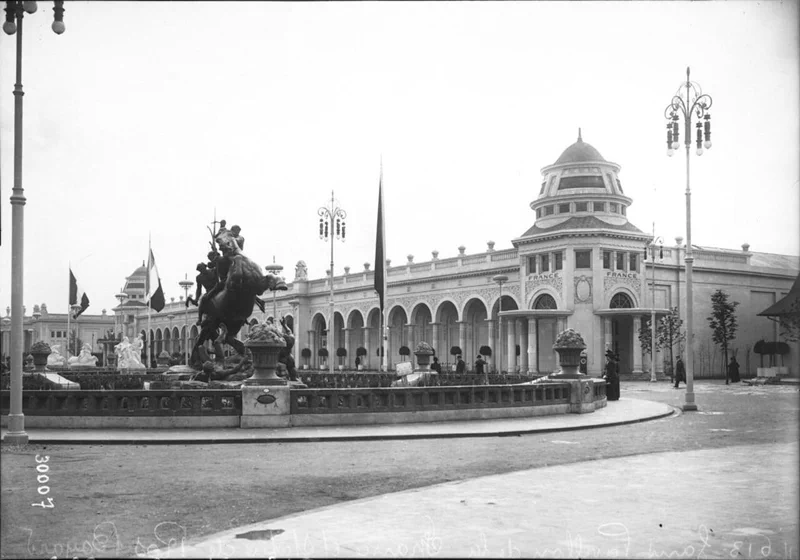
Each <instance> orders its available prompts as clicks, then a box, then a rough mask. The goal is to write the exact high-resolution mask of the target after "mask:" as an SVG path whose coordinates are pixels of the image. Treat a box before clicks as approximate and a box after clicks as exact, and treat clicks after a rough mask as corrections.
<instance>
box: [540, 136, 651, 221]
mask: <svg viewBox="0 0 800 560" xmlns="http://www.w3.org/2000/svg"><path fill="white" fill-rule="evenodd" d="M619 170H620V166H619V165H617V164H616V163H611V162H609V161H606V160H605V159H604V158H603V156H601V155H600V152H598V151H597V149H595V148H594V146H592V145H591V144H588V143H586V142H584V141H583V138H582V137H581V131H580V129H578V141H577V142H575V143H574V144H572V145H571V146H569V147H568V148H567V149H566V150H564V152H563V153H562V154H561V156H560V157H559V158H558V159H557V160H556V162H555V163H554V164H552V165H548V166H547V167H544V168H542V187H541V189H540V190H539V196H538V197H537V198H536V200H534V201H533V202H531V208H532V209H533V210H534V212H536V226H538V227H540V228H550V227H553V226H555V225H557V224H561V223H563V222H565V221H567V220H570V219H571V218H581V217H583V218H585V217H589V216H591V217H595V218H598V219H599V220H601V221H604V222H607V223H608V224H610V225H617V226H619V225H623V224H626V223H627V222H628V220H627V218H626V217H625V216H626V214H627V208H628V206H630V205H631V203H632V202H633V201H632V200H631V199H630V198H629V197H627V196H625V193H624V192H623V191H622V183H621V182H620V180H619V176H618V174H619ZM584 221H585V220H584ZM637 231H638V230H637Z"/></svg>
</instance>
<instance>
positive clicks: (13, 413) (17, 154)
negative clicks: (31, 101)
mask: <svg viewBox="0 0 800 560" xmlns="http://www.w3.org/2000/svg"><path fill="white" fill-rule="evenodd" d="M54 6H55V7H54V8H53V11H54V12H55V21H54V22H53V26H52V28H53V31H54V32H55V33H57V34H59V35H60V34H61V33H63V32H64V29H65V28H64V2H63V0H56V1H55V2H54ZM36 10H37V5H36V2H33V1H32V0H26V1H24V2H22V1H20V0H9V1H7V2H6V8H5V11H6V20H5V22H4V23H3V31H5V32H6V34H8V35H13V34H14V33H16V34H17V53H16V83H15V84H14V187H13V192H12V194H11V331H10V339H11V340H10V346H11V349H10V352H11V395H10V397H11V399H10V403H9V405H10V406H9V414H8V432H7V433H6V435H5V437H4V438H3V441H4V442H6V443H10V444H14V445H24V444H26V443H28V434H27V432H26V431H25V415H24V414H23V413H22V351H23V344H24V336H23V332H22V314H23V311H22V295H23V294H22V289H23V286H24V274H23V270H22V267H23V262H24V259H23V255H24V252H25V244H24V240H23V232H24V225H25V220H24V216H25V214H24V209H25V192H24V190H23V188H22V96H23V95H24V92H23V91H22V18H23V17H24V15H25V14H26V13H28V14H33V13H35V12H36Z"/></svg>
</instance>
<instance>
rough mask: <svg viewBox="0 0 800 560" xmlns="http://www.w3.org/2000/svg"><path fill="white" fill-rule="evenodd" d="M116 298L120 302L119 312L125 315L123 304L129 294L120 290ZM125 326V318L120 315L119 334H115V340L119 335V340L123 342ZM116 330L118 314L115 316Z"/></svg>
mask: <svg viewBox="0 0 800 560" xmlns="http://www.w3.org/2000/svg"><path fill="white" fill-rule="evenodd" d="M114 297H115V298H117V301H119V307H117V310H118V311H120V313H124V312H123V311H122V304H123V303H124V302H125V300H126V299H128V294H126V293H125V292H123V291H122V290H120V291H119V293H118V294H117V295H115V296H114ZM124 325H125V316H124V315H122V314H120V316H119V333H117V332H115V333H114V338H117V335H118V334H119V339H120V340H122V335H123V330H124V328H125V327H124ZM114 328H115V329H116V328H117V317H116V314H115V317H114ZM148 336H149V335H148Z"/></svg>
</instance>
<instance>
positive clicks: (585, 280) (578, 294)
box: [574, 275, 592, 303]
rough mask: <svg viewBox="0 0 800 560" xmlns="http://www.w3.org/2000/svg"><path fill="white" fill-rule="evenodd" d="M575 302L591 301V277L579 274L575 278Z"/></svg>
mask: <svg viewBox="0 0 800 560" xmlns="http://www.w3.org/2000/svg"><path fill="white" fill-rule="evenodd" d="M574 293H575V303H592V277H591V276H586V275H581V276H577V277H576V278H575V290H574Z"/></svg>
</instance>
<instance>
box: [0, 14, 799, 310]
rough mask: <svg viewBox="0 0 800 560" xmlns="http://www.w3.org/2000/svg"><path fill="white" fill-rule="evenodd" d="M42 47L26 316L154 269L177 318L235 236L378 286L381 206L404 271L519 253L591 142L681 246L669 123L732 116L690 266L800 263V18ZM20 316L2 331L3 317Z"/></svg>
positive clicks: (36, 45)
mask: <svg viewBox="0 0 800 560" xmlns="http://www.w3.org/2000/svg"><path fill="white" fill-rule="evenodd" d="M65 8H66V12H65V16H64V22H65V24H66V32H65V33H64V34H62V35H56V34H55V33H53V32H52V31H51V29H50V25H51V23H52V3H51V2H39V10H38V11H37V13H35V14H33V15H30V16H26V17H25V20H24V35H23V49H22V51H23V53H22V54H23V56H22V59H23V68H22V72H23V78H22V83H23V87H24V91H25V95H24V129H23V150H24V155H23V158H24V159H23V161H24V163H23V187H24V189H25V197H26V199H27V202H26V205H25V207H24V240H25V255H24V275H25V276H24V296H23V299H24V304H25V305H26V307H27V313H28V314H30V313H31V311H32V307H33V305H34V304H41V303H46V304H47V306H48V309H49V310H50V311H51V312H54V311H62V312H63V311H66V308H67V297H68V268H69V267H70V266H71V267H72V270H73V271H74V273H75V275H76V277H77V279H78V282H79V283H80V285H81V286H82V288H83V289H84V290H85V291H86V292H87V294H88V295H89V298H90V301H91V303H90V308H89V309H88V310H87V312H86V313H87V314H99V313H100V312H101V310H102V309H104V308H105V309H109V310H110V309H111V308H112V307H114V306H115V305H116V303H117V302H116V300H115V299H114V294H116V293H117V292H118V291H119V290H120V289H121V288H122V286H123V285H124V282H125V277H126V276H128V275H129V274H131V273H132V272H133V270H134V269H135V268H136V267H138V266H140V265H141V264H142V262H143V261H144V260H145V259H146V258H147V249H148V244H151V245H152V248H153V253H154V255H155V260H156V263H157V266H158V270H159V274H160V277H161V281H162V285H163V288H164V290H165V293H166V296H167V300H168V301H169V298H170V297H174V298H175V299H176V300H177V299H178V296H179V295H181V294H182V293H183V291H182V289H181V288H180V287H179V286H178V282H179V281H180V280H183V279H184V278H185V276H186V275H188V277H189V279H190V280H192V279H193V277H194V275H195V266H196V264H197V263H198V262H201V261H203V260H204V257H205V254H206V252H207V251H208V249H209V243H208V242H209V239H210V236H209V232H208V230H207V226H208V225H210V224H211V222H212V221H213V220H214V217H215V216H216V218H217V219H223V218H224V219H225V220H227V222H228V225H229V226H231V225H233V224H238V225H240V226H241V228H242V235H243V236H244V237H245V239H246V244H245V253H246V254H247V255H248V256H250V257H251V258H252V259H253V260H255V261H256V262H258V263H260V264H261V265H262V266H263V265H267V264H270V263H272V262H273V259H274V261H275V262H276V263H278V264H281V265H283V266H284V274H285V276H286V278H287V280H288V281H291V280H292V279H293V278H294V268H295V264H296V263H297V261H299V260H303V261H305V262H306V264H307V266H308V270H309V277H310V278H319V277H322V276H324V275H325V271H326V270H328V268H329V266H330V257H331V253H330V242H325V241H324V240H320V239H319V236H318V221H319V216H318V210H319V209H320V208H321V207H323V206H326V205H330V199H331V192H332V191H333V192H334V194H335V197H336V199H337V206H338V207H340V208H342V209H343V210H345V211H346V213H347V220H346V223H347V237H346V239H345V241H344V242H342V241H335V242H334V270H335V273H336V274H337V275H339V274H342V273H343V268H344V267H345V266H349V267H350V269H351V272H357V271H362V270H363V266H364V263H365V262H368V263H370V265H371V266H373V265H372V263H373V261H374V254H375V227H376V212H377V198H378V183H379V181H380V180H381V176H382V181H383V186H384V200H385V202H384V204H385V211H386V235H387V256H388V258H390V259H391V260H392V264H393V265H397V264H402V263H405V262H406V261H407V255H413V256H414V260H415V262H421V261H427V260H430V258H431V251H434V250H437V251H439V258H447V257H452V256H455V255H457V254H458V247H459V246H460V245H463V246H465V247H466V253H467V254H475V253H480V252H483V251H485V250H486V243H487V241H490V240H491V241H494V242H495V243H496V245H495V249H496V250H500V249H506V248H511V247H512V240H513V239H515V238H517V237H519V236H520V235H521V234H522V233H524V232H525V231H526V230H527V229H528V228H529V227H530V226H531V225H532V224H533V223H534V218H535V216H534V213H533V211H532V210H531V209H530V206H529V205H530V203H531V202H532V201H533V200H535V198H536V197H537V196H538V192H539V187H540V183H541V169H542V168H543V167H545V166H547V165H550V164H552V163H554V162H555V160H556V159H557V158H558V157H559V155H560V154H561V152H562V151H563V150H564V149H565V148H567V147H568V146H569V145H571V144H572V143H573V142H575V141H576V139H577V135H578V128H581V130H582V136H583V140H584V141H585V142H588V143H589V144H591V145H592V146H594V147H595V148H596V149H597V150H599V152H600V153H601V154H602V155H603V157H604V158H605V159H607V160H609V161H612V162H615V163H617V164H619V165H621V167H622V169H621V172H620V179H621V181H622V185H623V188H624V189H625V193H626V194H627V195H628V196H630V197H631V198H632V199H633V204H632V205H631V206H630V208H629V209H628V219H629V220H630V221H631V223H633V224H634V225H636V226H637V227H639V228H640V229H641V230H643V231H646V232H650V231H652V229H653V227H654V224H655V231H656V235H659V236H662V237H663V238H664V239H665V240H666V242H667V243H674V239H675V237H677V236H684V237H685V235H686V234H685V228H686V210H685V208H686V206H685V189H686V157H685V155H684V153H683V151H682V149H681V151H679V152H678V153H677V154H676V155H675V156H673V157H671V158H669V157H667V155H666V134H665V130H666V129H665V123H666V121H665V118H664V109H665V107H666V106H667V104H668V103H669V102H670V100H671V98H672V96H673V95H674V94H675V93H676V92H677V90H678V88H679V87H680V86H681V85H682V84H683V83H684V82H685V80H686V68H687V66H690V67H691V78H692V80H693V81H696V82H697V83H698V84H699V85H700V86H701V87H702V90H703V92H704V93H707V94H709V95H711V96H712V98H713V106H712V109H711V114H712V123H713V124H712V126H713V128H712V132H713V134H712V139H713V147H712V149H711V150H708V151H707V152H706V153H705V154H704V155H703V156H702V157H697V156H696V155H694V152H692V156H691V193H692V241H693V243H694V244H696V245H700V246H710V247H723V248H730V249H740V248H741V245H742V244H743V243H749V244H750V250H751V251H759V252H767V253H781V254H791V255H798V254H800V183H799V182H798V181H799V180H800V161H799V159H800V145H799V144H800V130H799V129H800V118H799V117H800V115H799V114H798V112H799V111H798V105H799V104H800V101H798V100H800V86H799V81H798V69H799V68H800V64H799V62H798V52H800V48H798V47H799V45H798V2H796V1H794V2H780V1H769V2H746V1H730V2H691V3H689V2H638V1H633V2H621V3H616V2H552V3H551V2H544V1H543V2H522V3H517V2H453V3H432V2H419V3H406V2H385V3H384V2H374V3H372V2H354V3H349V2H348V3H338V2H330V3H280V2H278V3H266V2H243V3H236V2H219V3H217V2H207V3H203V2H158V3H145V2H136V3H127V2H72V1H69V2H66V3H65ZM15 41H16V36H7V35H6V34H4V33H0V119H1V121H0V165H1V166H2V167H1V168H0V209H1V210H2V216H1V217H2V246H1V247H0V309H3V310H4V309H5V308H6V306H8V305H10V303H11V291H10V290H11V235H12V228H11V205H10V202H9V197H10V195H11V189H12V186H13V178H14V175H13V155H14V99H13V93H12V92H13V89H14V67H15V66H14V65H15V53H16V48H15ZM2 314H5V313H4V311H2Z"/></svg>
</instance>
